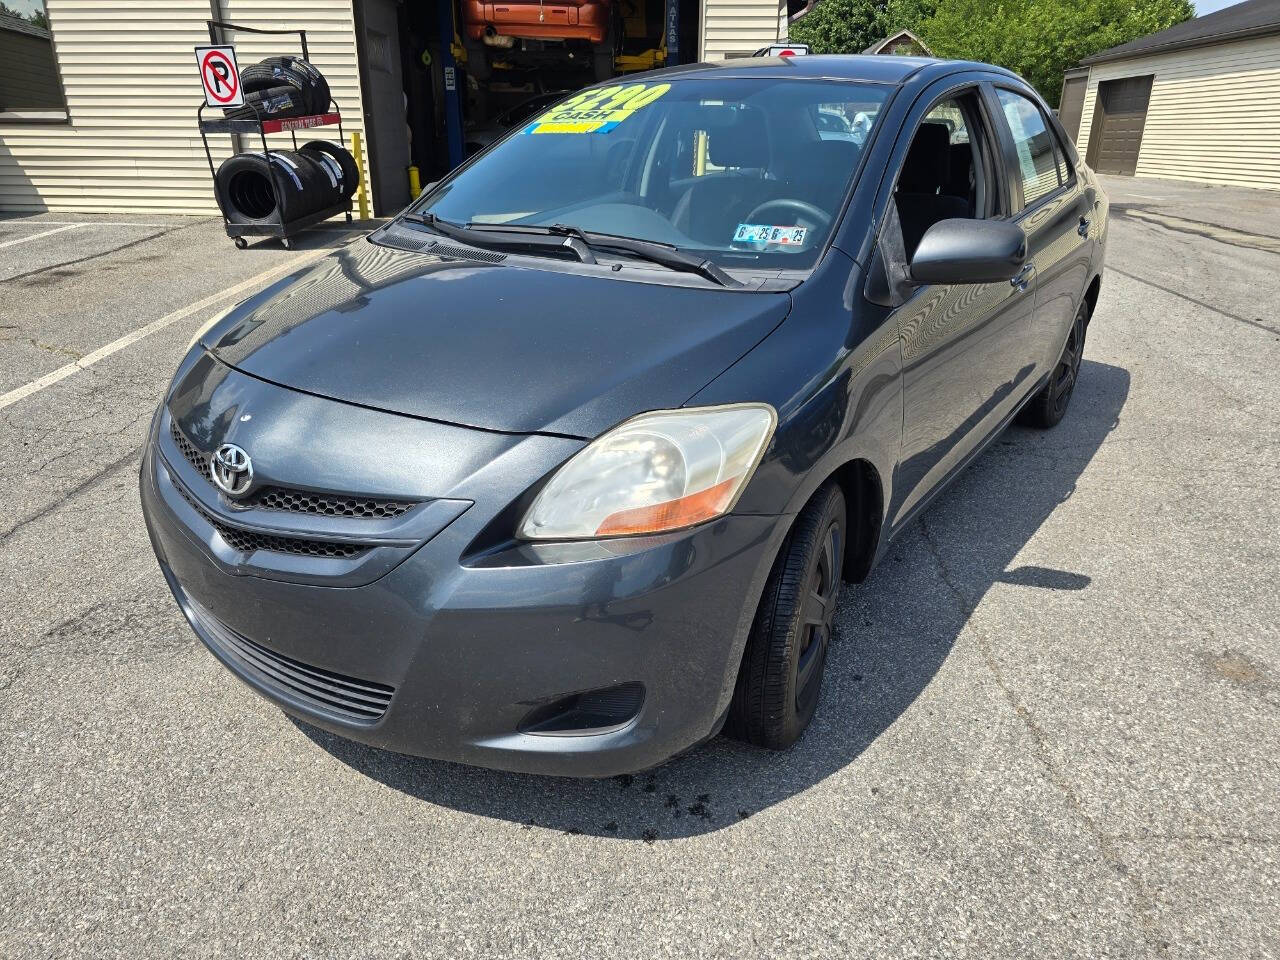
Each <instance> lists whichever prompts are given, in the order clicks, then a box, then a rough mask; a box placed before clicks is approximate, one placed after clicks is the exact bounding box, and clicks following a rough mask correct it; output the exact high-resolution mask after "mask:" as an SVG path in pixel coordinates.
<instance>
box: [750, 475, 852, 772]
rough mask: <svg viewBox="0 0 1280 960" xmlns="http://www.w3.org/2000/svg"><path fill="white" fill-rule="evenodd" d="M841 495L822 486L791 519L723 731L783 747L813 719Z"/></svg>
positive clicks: (835, 573) (831, 604)
mask: <svg viewBox="0 0 1280 960" xmlns="http://www.w3.org/2000/svg"><path fill="white" fill-rule="evenodd" d="M846 528H847V523H846V518H845V503H844V494H843V493H842V492H841V491H840V488H839V486H837V485H836V484H834V483H829V484H827V485H826V486H825V487H823V488H822V489H821V490H819V491H818V492H817V493H816V494H814V496H813V498H812V499H811V500H810V501H809V503H808V504H807V505H806V506H805V508H804V510H802V511H801V513H800V516H799V517H797V518H796V522H795V525H794V526H793V527H792V528H791V532H790V533H788V534H787V539H786V541H785V542H784V543H783V545H782V550H781V551H780V552H779V554H778V558H777V559H776V560H775V561H774V564H773V569H772V570H771V571H770V573H769V580H768V582H767V583H766V584H765V588H764V595H763V596H762V597H761V598H760V606H759V608H758V609H757V610H756V617H755V622H754V623H753V624H752V626H751V635H750V636H749V637H748V638H747V648H746V651H745V653H744V654H743V660H742V666H741V668H740V669H739V671H738V683H737V687H736V688H735V689H734V693H733V702H732V704H731V705H730V707H729V717H728V720H727V721H726V723H725V732H726V733H728V734H729V735H730V736H732V737H736V738H738V739H740V740H746V741H747V742H748V743H753V744H756V745H757V746H762V747H771V748H773V749H782V748H783V747H789V746H790V745H791V744H793V743H795V741H796V740H797V739H798V738H799V737H800V734H802V733H803V732H804V730H805V727H807V726H808V725H809V721H810V720H812V719H813V714H814V712H815V711H816V710H817V707H818V699H819V695H820V693H821V690H822V677H823V674H824V672H825V669H826V665H827V651H828V649H829V648H830V646H831V634H832V622H833V620H834V619H835V612H836V600H837V598H838V597H839V595H840V576H841V573H842V571H843V566H844V550H845V532H846Z"/></svg>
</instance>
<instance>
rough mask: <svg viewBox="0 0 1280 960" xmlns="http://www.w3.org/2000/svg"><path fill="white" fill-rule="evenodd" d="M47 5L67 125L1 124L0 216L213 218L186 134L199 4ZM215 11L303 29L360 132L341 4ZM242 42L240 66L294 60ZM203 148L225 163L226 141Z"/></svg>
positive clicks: (67, 0) (200, 0)
mask: <svg viewBox="0 0 1280 960" xmlns="http://www.w3.org/2000/svg"><path fill="white" fill-rule="evenodd" d="M47 6H48V13H49V21H50V24H51V26H52V29H53V37H54V43H55V46H56V50H57V56H58V64H59V68H60V72H61V76H62V83H63V87H64V89H65V91H66V98H67V112H68V113H69V115H70V121H69V122H67V123H62V124H43V125H40V124H20V123H6V122H4V121H0V210H2V211H39V210H45V209H49V210H55V211H57V210H61V211H69V212H87V213H95V212H101V213H106V212H131V213H137V212H142V211H151V212H153V213H200V214H216V213H217V212H218V208H217V203H216V202H215V201H214V198H213V184H212V182H211V179H210V176H209V167H208V163H207V162H206V160H205V155H204V149H203V147H202V146H201V144H200V134H199V132H198V131H197V129H196V108H197V107H198V106H199V104H200V103H201V102H202V99H203V98H202V95H201V92H200V81H199V76H198V74H197V72H196V64H195V51H194V47H195V46H196V45H198V44H207V43H208V42H209V32H208V28H207V27H206V25H205V24H206V21H207V20H209V19H210V18H211V13H210V5H209V0H48V5H47ZM223 12H224V17H225V19H227V20H231V21H235V22H243V23H245V24H246V25H247V26H257V27H276V26H295V27H296V26H301V27H303V28H305V29H306V30H307V32H308V33H307V40H308V42H309V43H311V45H312V46H311V51H312V56H313V58H314V59H315V61H316V66H317V67H319V69H320V70H321V71H322V72H324V73H325V75H326V77H327V78H328V79H329V82H330V84H332V86H333V90H334V96H335V97H337V98H338V99H339V102H340V103H341V104H342V106H343V107H344V108H345V113H344V118H345V119H347V120H348V121H349V123H350V125H349V126H348V127H347V133H348V136H349V135H350V131H351V130H352V129H359V128H360V118H361V107H360V99H359V82H358V79H357V71H356V59H355V32H354V26H353V18H352V13H351V0H306V2H302V0H275V2H272V3H268V2H264V0H225V2H224V5H223ZM247 36H249V35H238V36H237V37H235V38H234V40H235V44H236V47H237V57H238V60H239V62H240V65H241V66H245V65H246V64H248V63H252V62H253V61H254V60H256V59H259V58H260V57H261V56H265V55H267V54H268V53H293V52H296V51H297V46H296V42H297V38H296V37H295V38H292V39H290V38H287V37H281V38H277V39H276V40H275V41H268V42H266V43H265V44H264V43H263V42H262V41H259V40H255V41H254V42H253V44H252V45H251V44H250V43H249V42H248V41H246V40H245V39H244V38H245V37H247ZM313 38H314V39H313ZM208 113H209V111H206V114H208ZM326 129H328V128H326ZM275 139H276V140H278V141H279V142H280V143H281V144H282V145H283V144H285V143H287V139H282V138H280V137H277V138H275ZM209 142H210V146H211V147H212V148H213V150H214V163H215V164H216V163H217V162H218V161H219V160H220V159H222V158H223V157H225V156H226V155H227V154H228V153H229V152H230V138H229V137H227V136H226V135H225V134H222V135H218V136H211V137H210V141H209Z"/></svg>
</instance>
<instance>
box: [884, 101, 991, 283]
mask: <svg viewBox="0 0 1280 960" xmlns="http://www.w3.org/2000/svg"><path fill="white" fill-rule="evenodd" d="M950 175H951V131H950V129H949V128H948V127H947V125H946V124H944V123H922V124H920V129H919V130H917V131H916V135H915V138H914V139H913V140H912V141H911V146H910V148H909V149H908V150H907V157H906V160H904V161H903V164H902V173H901V174H899V176H898V189H897V193H896V194H895V200H896V202H897V204H898V219H899V221H900V222H901V224H902V243H903V247H904V248H905V250H906V255H907V259H908V261H910V259H911V257H912V256H914V255H915V252H916V247H917V246H919V245H920V239H921V238H922V237H923V236H924V234H925V231H926V230H928V229H929V228H930V227H931V226H933V225H934V224H935V223H937V222H938V221H940V220H947V219H949V218H951V217H968V216H970V215H971V213H970V211H971V210H972V206H971V205H970V203H969V201H968V200H966V199H962V198H961V197H957V196H953V195H952V194H950V193H948V192H947V190H948V187H949V186H950V182H951V181H950Z"/></svg>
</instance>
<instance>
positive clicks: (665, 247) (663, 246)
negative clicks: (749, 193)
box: [545, 223, 742, 287]
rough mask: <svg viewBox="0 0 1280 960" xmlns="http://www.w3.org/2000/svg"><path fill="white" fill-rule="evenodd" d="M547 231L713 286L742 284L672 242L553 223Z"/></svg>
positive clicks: (736, 285) (705, 260) (715, 266)
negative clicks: (620, 252) (689, 275)
mask: <svg viewBox="0 0 1280 960" xmlns="http://www.w3.org/2000/svg"><path fill="white" fill-rule="evenodd" d="M545 229H546V230H548V231H550V232H551V233H558V234H562V235H565V236H577V237H580V238H581V239H582V240H584V241H585V242H586V243H589V244H591V246H593V247H597V248H599V247H611V248H613V249H615V250H625V251H626V252H628V253H631V254H634V255H635V256H637V257H639V258H640V259H641V260H648V261H649V262H650V263H657V264H660V265H661V266H664V267H669V268H670V269H672V270H682V271H684V272H685V273H696V274H698V275H699V276H701V277H705V278H706V279H707V280H710V281H711V282H712V283H718V284H719V285H720V286H722V287H740V286H742V283H741V281H738V280H735V279H734V278H733V277H731V276H730V275H729V274H727V273H725V272H724V271H723V270H721V269H720V267H718V266H717V265H716V264H715V263H713V262H712V261H710V260H707V259H706V258H704V257H700V256H698V255H697V254H695V253H689V252H687V251H685V250H681V249H680V248H679V247H673V246H672V245H671V244H669V243H660V242H658V241H657V240H638V239H636V238H635V237H620V236H618V235H616V234H612V233H594V232H592V231H590V230H587V231H583V230H579V229H578V228H577V227H571V226H568V225H567V224H563V223H554V224H552V225H551V226H550V227H546V228H545Z"/></svg>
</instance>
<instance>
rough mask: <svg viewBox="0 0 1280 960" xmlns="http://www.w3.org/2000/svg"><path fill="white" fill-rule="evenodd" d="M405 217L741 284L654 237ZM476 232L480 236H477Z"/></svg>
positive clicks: (488, 238) (503, 240)
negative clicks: (628, 257)
mask: <svg viewBox="0 0 1280 960" xmlns="http://www.w3.org/2000/svg"><path fill="white" fill-rule="evenodd" d="M405 219H407V220H412V221H413V222H415V223H422V224H424V225H426V226H428V227H430V228H431V229H433V230H437V231H439V232H440V233H443V234H444V235H445V236H447V237H453V238H454V239H455V240H462V241H464V242H466V243H476V244H479V245H484V244H486V243H488V244H491V245H494V246H498V245H502V246H508V247H518V246H552V247H557V248H561V249H568V250H572V251H573V252H574V253H575V254H577V255H578V259H579V260H580V261H582V262H583V263H595V262H596V258H595V257H594V256H592V254H591V250H592V248H595V249H602V248H610V249H614V250H624V251H626V252H627V253H630V254H632V255H634V256H636V257H639V258H640V259H641V260H648V261H649V262H650V263H656V264H659V265H660V266H664V267H667V268H669V269H671V270H679V271H682V272H684V273H696V274H698V276H700V277H703V278H705V279H707V280H710V281H711V282H712V283H716V284H719V285H720V286H722V287H740V286H742V283H741V281H739V280H735V279H734V278H733V277H732V276H730V275H729V274H728V273H726V272H725V271H724V270H722V269H720V267H719V266H717V265H716V264H715V263H714V262H712V261H711V260H707V259H705V258H704V257H699V256H698V255H697V254H694V253H689V252H687V251H685V250H681V249H679V248H678V247H674V246H672V245H671V244H669V243H661V242H659V241H657V240H639V239H637V238H635V237H623V236H619V235H617V234H613V233H596V232H594V231H590V230H582V229H580V228H578V227H575V226H571V225H570V224H567V223H553V224H551V225H550V226H539V225H536V224H525V223H507V224H498V223H468V224H465V225H464V224H460V223H453V222H451V221H449V220H441V219H440V218H439V217H437V216H436V215H435V214H434V213H423V214H412V213H409V214H405ZM477 234H479V235H480V236H479V237H477V236H476V235H477ZM536 237H546V238H548V240H550V239H551V238H554V237H562V238H563V240H560V241H554V240H552V241H551V242H550V243H544V244H539V243H538V242H537V241H536V240H535V239H534V238H536Z"/></svg>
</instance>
